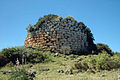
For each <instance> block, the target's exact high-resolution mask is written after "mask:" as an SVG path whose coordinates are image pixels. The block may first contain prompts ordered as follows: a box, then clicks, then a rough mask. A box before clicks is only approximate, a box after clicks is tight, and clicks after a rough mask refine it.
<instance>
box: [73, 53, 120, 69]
mask: <svg viewBox="0 0 120 80" xmlns="http://www.w3.org/2000/svg"><path fill="white" fill-rule="evenodd" d="M119 67H120V56H117V55H116V54H115V55H113V56H110V55H109V54H108V53H107V52H106V51H102V52H101V53H99V54H98V55H89V56H87V58H84V59H83V60H82V61H79V62H77V63H75V64H74V66H73V69H82V70H85V71H87V70H88V69H89V70H95V71H98V70H111V69H115V68H119Z"/></svg>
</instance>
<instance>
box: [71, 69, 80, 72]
mask: <svg viewBox="0 0 120 80" xmlns="http://www.w3.org/2000/svg"><path fill="white" fill-rule="evenodd" d="M72 72H73V73H79V72H82V70H81V69H76V70H73V71H72Z"/></svg>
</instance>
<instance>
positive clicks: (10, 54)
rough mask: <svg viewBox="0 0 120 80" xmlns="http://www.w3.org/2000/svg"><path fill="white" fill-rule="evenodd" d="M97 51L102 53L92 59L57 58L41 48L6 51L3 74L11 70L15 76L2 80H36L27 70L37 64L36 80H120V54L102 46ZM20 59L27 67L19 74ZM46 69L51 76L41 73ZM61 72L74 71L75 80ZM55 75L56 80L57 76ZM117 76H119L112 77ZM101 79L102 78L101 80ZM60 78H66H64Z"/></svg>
mask: <svg viewBox="0 0 120 80" xmlns="http://www.w3.org/2000/svg"><path fill="white" fill-rule="evenodd" d="M98 45H99V46H98ZM96 49H97V50H96V51H97V52H99V53H97V54H89V55H73V54H70V55H65V54H59V55H58V54H57V55H56V54H55V53H51V52H50V51H43V50H42V49H41V48H39V47H37V48H32V47H31V48H24V47H13V48H7V49H3V50H2V51H1V52H0V66H1V69H0V70H6V69H10V70H12V71H13V72H12V73H11V74H10V75H6V74H1V73H0V75H1V77H0V80H5V79H6V80H8V79H10V80H21V79H22V80H32V79H33V77H31V76H29V75H28V74H29V73H28V70H29V69H31V68H29V67H27V66H29V65H30V64H32V65H33V64H34V63H35V64H34V65H33V67H32V69H35V70H36V71H37V74H36V77H34V79H35V80H39V79H56V78H57V79H60V80H62V79H65V80H69V79H71V80H74V79H76V80H80V79H81V80H82V79H83V80H94V78H93V77H89V75H91V76H93V75H92V74H94V76H96V79H95V80H105V79H109V80H114V79H117V77H116V75H118V74H117V70H118V71H119V68H120V54H119V53H114V52H112V50H111V49H110V48H109V47H108V46H107V45H105V44H101V43H99V44H97V45H96ZM111 54H112V55H111ZM23 55H24V56H23ZM23 58H25V59H26V61H24V62H23V61H22V59H23ZM17 59H18V60H19V61H20V64H22V66H24V67H25V68H24V69H18V70H16V60H17ZM48 61H49V62H48ZM11 63H12V64H13V66H9V65H8V64H11ZM6 64H7V65H6ZM2 66H5V67H2ZM20 66H21V65H20ZM46 67H47V68H49V69H50V71H49V72H46V71H41V68H46ZM61 69H62V70H64V71H66V69H70V70H72V71H73V72H72V75H74V76H73V77H70V75H65V74H64V73H62V74H60V73H57V70H61ZM114 69H115V70H116V72H115V71H114ZM74 70H80V71H81V72H80V74H79V73H76V72H74ZM106 70H107V71H106ZM88 72H89V74H88ZM90 73H92V74H90ZM103 73H104V74H103ZM105 73H106V74H105ZM110 73H111V74H110ZM54 74H55V75H56V76H53V75H54ZM76 74H77V75H76ZM113 74H114V75H115V76H114V77H111V76H112V75H113ZM82 75H83V77H81V76H82ZM98 75H99V76H100V77H99V78H98ZM107 75H111V76H107ZM60 76H61V77H63V78H60ZM101 76H105V77H101Z"/></svg>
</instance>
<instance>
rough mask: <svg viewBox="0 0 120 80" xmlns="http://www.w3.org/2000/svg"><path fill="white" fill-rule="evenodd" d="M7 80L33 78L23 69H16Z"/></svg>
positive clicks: (31, 79)
mask: <svg viewBox="0 0 120 80" xmlns="http://www.w3.org/2000/svg"><path fill="white" fill-rule="evenodd" d="M9 80H33V77H31V76H29V73H28V72H27V71H26V70H25V69H18V70H15V71H13V72H12V73H11V77H10V79H9Z"/></svg>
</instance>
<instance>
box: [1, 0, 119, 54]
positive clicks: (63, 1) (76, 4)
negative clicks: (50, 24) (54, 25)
mask: <svg viewBox="0 0 120 80" xmlns="http://www.w3.org/2000/svg"><path fill="white" fill-rule="evenodd" d="M47 14H56V15H58V16H62V17H66V16H73V17H74V18H75V19H76V20H77V21H81V22H84V23H85V25H86V26H88V27H89V28H90V29H91V31H92V33H93V35H94V38H95V43H105V44H107V45H109V47H110V48H111V49H112V50H113V51H118V52H120V0H0V50H1V49H2V48H8V47H13V46H22V45H24V41H25V38H26V35H27V31H26V29H25V28H26V27H27V25H28V24H32V25H34V24H35V23H36V22H37V21H38V18H39V17H42V16H44V15H47Z"/></svg>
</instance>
